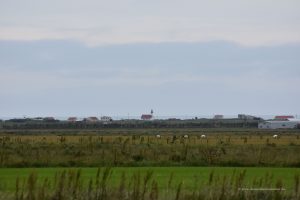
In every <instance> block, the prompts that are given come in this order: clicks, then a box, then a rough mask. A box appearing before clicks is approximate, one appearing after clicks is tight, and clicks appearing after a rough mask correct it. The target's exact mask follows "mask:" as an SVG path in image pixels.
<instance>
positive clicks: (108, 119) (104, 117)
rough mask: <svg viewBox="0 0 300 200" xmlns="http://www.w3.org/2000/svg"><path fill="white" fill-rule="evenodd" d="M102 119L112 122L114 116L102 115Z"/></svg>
mask: <svg viewBox="0 0 300 200" xmlns="http://www.w3.org/2000/svg"><path fill="white" fill-rule="evenodd" d="M100 120H101V121H102V122H110V121H112V118H111V117H109V116H102V117H101V118H100Z"/></svg>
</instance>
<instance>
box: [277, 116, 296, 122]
mask: <svg viewBox="0 0 300 200" xmlns="http://www.w3.org/2000/svg"><path fill="white" fill-rule="evenodd" d="M274 119H275V120H283V121H284V120H289V119H294V116H292V115H277V116H275V118H274Z"/></svg>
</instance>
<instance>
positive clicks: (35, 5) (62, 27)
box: [0, 0, 300, 46]
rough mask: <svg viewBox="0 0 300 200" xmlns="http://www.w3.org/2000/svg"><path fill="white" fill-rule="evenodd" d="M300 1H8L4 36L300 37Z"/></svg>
mask: <svg viewBox="0 0 300 200" xmlns="http://www.w3.org/2000/svg"><path fill="white" fill-rule="evenodd" d="M299 6H300V5H299V1H296V0H286V1H279V0H278V1H270V0H263V1H261V0H252V1H238V0H230V1H226V2H225V1H224V2H222V1H217V0H213V1H201V0H200V1H195V0H188V1H184V2H183V1H169V0H165V1H151V2H145V1H136V0H122V1H109V2H108V1H95V0H90V1H84V2H82V1H69V0H62V1H51V2H47V1H34V0H30V1H26V2H25V1H24V2H19V1H18V2H17V1H14V0H12V1H9V2H5V3H2V6H1V8H0V40H1V39H2V40H45V39H65V40H77V41H80V42H83V43H85V44H87V45H90V46H99V45H111V44H129V43H141V42H142V43H153V42H156V43H160V42H203V41H211V40H229V41H234V42H237V43H239V44H243V45H248V46H260V45H266V44H283V43H291V42H300V25H299V23H298V21H299V19H300V14H299V12H298V9H297V8H298V7H299Z"/></svg>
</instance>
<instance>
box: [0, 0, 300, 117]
mask: <svg viewBox="0 0 300 200" xmlns="http://www.w3.org/2000/svg"><path fill="white" fill-rule="evenodd" d="M299 8H300V1H298V0H285V1H282V0H243V1H240V0H226V1H223V0H211V1H204V0H186V1H179V0H152V1H145V0H110V1H102V0H87V1H79V0H72V1H71V0H52V1H44V0H27V1H20V0H18V1H17V0H10V1H7V0H0V116H2V117H21V116H90V115H95V116H101V115H111V116H127V115H130V116H139V115H140V114H142V113H149V112H150V110H151V109H153V110H154V114H155V115H157V116H174V115H177V116H182V115H189V116H202V115H213V114H224V115H234V114H239V113H247V114H253V115H277V114H293V115H295V114H300V108H299V102H300V92H299V91H298V90H299V89H298V88H299V85H300V56H299V55H300V23H299V22H300V12H298V11H299Z"/></svg>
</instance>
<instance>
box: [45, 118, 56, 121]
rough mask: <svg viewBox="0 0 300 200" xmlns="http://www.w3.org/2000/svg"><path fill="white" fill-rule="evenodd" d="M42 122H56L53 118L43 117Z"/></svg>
mask: <svg viewBox="0 0 300 200" xmlns="http://www.w3.org/2000/svg"><path fill="white" fill-rule="evenodd" d="M43 120H44V121H45V122H55V121H56V120H55V118H54V117H44V118H43Z"/></svg>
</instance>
